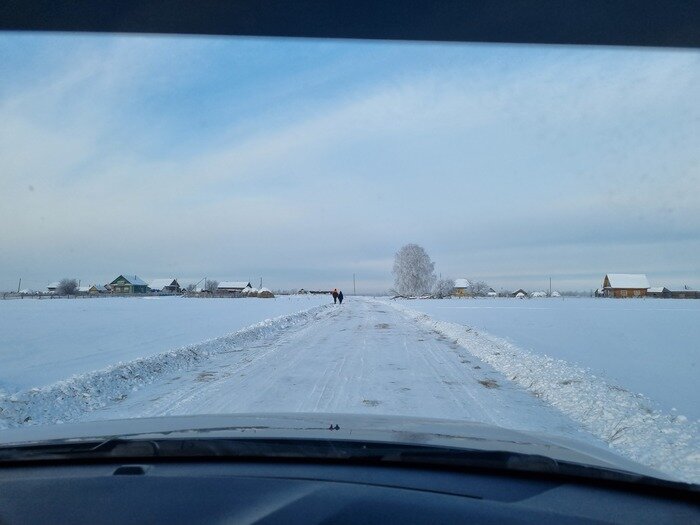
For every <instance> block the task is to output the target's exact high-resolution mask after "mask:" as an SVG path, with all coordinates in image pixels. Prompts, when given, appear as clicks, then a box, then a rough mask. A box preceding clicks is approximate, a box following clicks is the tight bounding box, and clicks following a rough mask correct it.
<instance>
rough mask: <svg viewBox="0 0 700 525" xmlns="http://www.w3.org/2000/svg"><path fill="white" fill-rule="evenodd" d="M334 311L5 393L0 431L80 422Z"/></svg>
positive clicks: (0, 396) (312, 311)
mask: <svg viewBox="0 0 700 525" xmlns="http://www.w3.org/2000/svg"><path fill="white" fill-rule="evenodd" d="M332 311H333V309H332V308H329V306H328V305H321V306H314V307H312V308H308V309H306V310H301V311H299V312H296V313H293V314H289V315H282V316H279V317H275V318H273V319H266V320H265V321H261V322H259V323H256V324H253V325H250V326H248V327H246V328H243V329H241V330H238V331H237V332H234V333H231V334H229V335H225V336H222V337H217V338H214V339H210V340H208V341H204V342H202V343H197V344H194V345H188V346H183V347H180V348H177V349H174V350H170V351H168V352H163V353H160V354H156V355H153V356H149V357H142V358H139V359H135V360H133V361H129V362H126V363H123V362H119V363H116V364H114V365H111V366H109V367H107V368H104V369H101V370H96V371H94V372H89V373H87V374H81V375H75V376H72V377H71V378H69V379H66V380H64V381H59V382H57V383H54V384H51V385H48V386H46V387H42V388H32V389H30V390H26V391H23V392H17V393H15V394H4V393H2V392H0V429H3V428H10V427H16V426H20V425H32V424H59V423H63V422H64V421H72V420H76V419H77V418H79V417H80V416H83V415H84V414H85V413H86V412H90V411H92V410H95V409H98V408H102V407H105V406H107V405H109V404H113V403H116V402H119V401H122V400H123V399H125V398H126V397H127V396H128V395H129V393H130V392H133V391H136V390H138V389H139V388H141V387H143V386H144V385H147V384H149V383H152V382H153V381H155V380H156V379H158V378H159V377H161V376H163V375H165V374H167V373H172V372H176V371H178V370H182V369H185V368H188V367H190V366H192V365H193V364H195V363H197V362H200V361H203V360H206V359H208V358H209V357H211V356H214V355H216V354H219V353H224V352H240V351H243V350H245V346H246V344H249V343H251V342H253V341H258V340H260V339H263V338H268V337H274V336H276V335H279V334H281V333H284V332H285V331H286V330H288V329H290V328H292V327H298V326H302V325H306V324H308V323H310V322H313V321H315V320H317V319H319V318H322V317H324V316H325V315H328V313H330V312H332Z"/></svg>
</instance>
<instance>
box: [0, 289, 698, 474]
mask: <svg viewBox="0 0 700 525" xmlns="http://www.w3.org/2000/svg"><path fill="white" fill-rule="evenodd" d="M698 303H700V301H699V302H698ZM698 303H694V302H692V301H653V300H647V301H608V300H599V301H596V300H589V299H584V300H573V299H565V300H561V299H560V300H545V299H542V300H531V301H527V300H526V301H521V300H483V301H482V300H440V301H438V300H432V301H392V300H389V299H384V300H374V299H368V298H352V297H350V298H348V299H347V301H346V303H344V304H343V305H342V306H335V305H333V304H332V303H331V302H329V297H280V298H276V299H271V300H258V299H252V300H251V299H220V300H214V299H184V298H176V297H172V298H157V299H145V298H144V299H137V298H133V299H122V298H113V299H95V300H54V301H50V300H49V301H37V300H23V301H4V302H3V301H0V428H3V427H8V426H17V425H23V424H54V423H60V422H65V421H84V420H95V419H113V418H123V417H144V416H157V415H168V414H197V413H242V412H248V413H250V412H258V413H260V412H285V411H286V412H336V413H372V414H396V415H411V416H425V417H440V418H447V419H461V420H469V421H481V422H485V423H491V424H496V425H500V426H504V427H509V428H514V429H520V430H528V431H537V432H544V433H547V434H556V435H563V436H567V437H573V438H576V439H579V440H584V441H586V442H588V443H592V444H595V445H598V446H601V447H607V446H610V447H612V448H613V449H615V450H616V451H618V452H620V453H622V454H623V455H625V456H627V457H630V458H632V459H635V460H637V461H639V462H641V463H644V464H646V465H649V466H652V467H654V468H657V469H659V470H662V471H665V472H667V473H669V474H672V475H675V476H678V477H680V478H682V479H687V480H693V481H695V482H698V481H700V433H699V432H698V425H699V424H700V423H699V422H698V420H697V412H696V411H694V410H695V409H696V408H697V407H696V406H695V403H694V401H697V399H698V391H697V388H696V387H695V386H694V384H693V382H692V380H693V378H694V374H693V370H696V368H694V367H696V366H697V345H696V344H694V343H695V341H698V340H699V338H698V326H700V323H698V322H697V320H698V319H697V316H698V313H700V308H698V307H697V306H695V305H696V304H698ZM699 306H700V304H699ZM660 341H663V344H661V343H660ZM657 343H658V344H657ZM650 367H651V368H653V371H652V373H649V372H648V368H650ZM669 381H672V382H673V383H674V386H673V389H672V390H671V392H672V393H671V394H669V393H668V392H667V389H666V388H664V386H663V384H664V383H666V382H669ZM660 384H661V386H660ZM674 389H675V390H674ZM640 392H641V395H640ZM657 394H663V395H659V396H658V397H657ZM659 397H660V399H659ZM668 406H671V407H678V408H679V410H678V411H672V410H671V409H670V408H668ZM681 411H683V412H685V414H687V415H689V416H690V419H687V418H686V417H683V416H682V415H681Z"/></svg>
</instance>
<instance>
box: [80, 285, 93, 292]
mask: <svg viewBox="0 0 700 525" xmlns="http://www.w3.org/2000/svg"><path fill="white" fill-rule="evenodd" d="M90 288H92V286H78V291H79V292H80V293H87V292H89V291H90Z"/></svg>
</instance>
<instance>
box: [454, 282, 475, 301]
mask: <svg viewBox="0 0 700 525" xmlns="http://www.w3.org/2000/svg"><path fill="white" fill-rule="evenodd" d="M471 286H472V282H471V281H470V280H469V279H455V287H454V290H453V291H452V295H454V296H455V297H471V296H472V291H471Z"/></svg>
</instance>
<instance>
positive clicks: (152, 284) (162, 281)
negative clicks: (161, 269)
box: [148, 278, 177, 290]
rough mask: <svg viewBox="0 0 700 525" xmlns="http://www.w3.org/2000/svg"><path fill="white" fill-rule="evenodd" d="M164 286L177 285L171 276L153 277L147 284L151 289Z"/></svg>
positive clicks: (159, 288)
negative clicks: (164, 277) (163, 277)
mask: <svg viewBox="0 0 700 525" xmlns="http://www.w3.org/2000/svg"><path fill="white" fill-rule="evenodd" d="M166 286H177V281H176V280H175V279H172V278H167V279H153V280H152V281H151V282H150V284H149V285H148V287H149V288H150V289H151V290H162V289H163V288H165V287H166Z"/></svg>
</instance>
